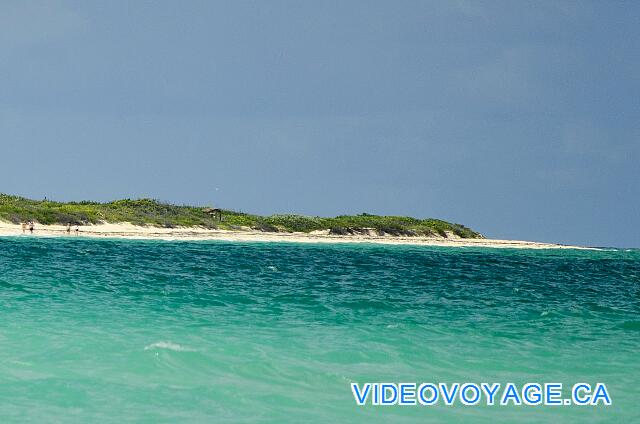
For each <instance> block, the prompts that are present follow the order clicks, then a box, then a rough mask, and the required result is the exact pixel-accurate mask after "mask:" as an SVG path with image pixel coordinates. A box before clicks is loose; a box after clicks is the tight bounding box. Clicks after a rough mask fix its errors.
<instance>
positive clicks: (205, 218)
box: [0, 194, 575, 248]
mask: <svg viewBox="0 0 640 424" xmlns="http://www.w3.org/2000/svg"><path fill="white" fill-rule="evenodd" d="M31 228H32V230H31ZM72 228H73V230H72ZM20 234H29V235H39V236H65V235H76V236H77V235H81V236H92V237H116V238H150V239H154V238H158V239H167V240H181V239H191V240H230V241H291V242H318V243H320V242H330V243H340V242H350V243H367V242H368V243H384V244H413V245H421V244H424V245H441V246H486V247H531V248H563V247H575V246H565V245H559V244H552V243H538V242H528V241H518V240H492V239H487V238H485V237H484V236H483V235H482V234H480V233H479V232H477V231H474V230H472V229H470V228H468V227H466V226H464V225H462V224H457V223H450V222H447V221H444V220H441V219H434V218H426V219H419V218H412V217H407V216H380V215H373V214H368V213H362V214H359V215H340V216H336V217H319V216H305V215H295V214H277V215H270V216H260V215H256V214H250V213H245V212H239V211H234V210H230V209H223V208H214V207H211V206H189V205H175V204H171V203H168V202H161V201H158V200H154V199H122V200H114V201H111V202H94V201H80V202H57V201H52V200H48V199H44V200H34V199H28V198H25V197H21V196H15V195H9V194H0V236H11V235H20Z"/></svg>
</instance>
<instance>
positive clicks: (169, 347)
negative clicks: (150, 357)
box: [144, 342, 195, 352]
mask: <svg viewBox="0 0 640 424" xmlns="http://www.w3.org/2000/svg"><path fill="white" fill-rule="evenodd" d="M151 349H167V350H173V351H175V352H195V349H191V348H189V347H185V346H181V345H179V344H177V343H172V342H155V343H151V344H150V345H149V346H145V347H144V350H151Z"/></svg>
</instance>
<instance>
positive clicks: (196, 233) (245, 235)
mask: <svg viewBox="0 0 640 424" xmlns="http://www.w3.org/2000/svg"><path fill="white" fill-rule="evenodd" d="M74 229H75V227H72V228H71V234H67V232H66V227H65V226H62V225H40V224H36V225H35V229H34V232H33V234H31V233H30V232H29V230H27V231H25V232H23V231H22V227H21V226H20V225H16V224H11V223H6V222H2V221H0V236H24V237H34V236H44V237H60V236H71V237H76V236H77V237H96V238H127V239H161V240H225V241H263V242H279V241H285V242H296V243H380V244H405V245H423V246H459V247H464V246H479V247H509V248H528V249H567V248H569V249H584V248H583V247H578V246H566V245H559V244H552V243H538V242H531V241H519V240H492V239H462V238H459V237H457V236H455V235H454V234H449V235H448V237H447V238H444V237H407V236H390V235H385V236H378V235H347V236H338V235H329V232H328V230H327V231H314V232H313V233H310V234H307V233H263V232H260V231H254V230H251V229H243V230H239V231H226V230H208V229H205V228H158V227H146V226H137V225H132V224H129V223H119V224H106V223H105V224H99V225H84V226H80V227H79V231H78V232H76V231H74Z"/></svg>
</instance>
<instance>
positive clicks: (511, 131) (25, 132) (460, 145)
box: [0, 1, 640, 247]
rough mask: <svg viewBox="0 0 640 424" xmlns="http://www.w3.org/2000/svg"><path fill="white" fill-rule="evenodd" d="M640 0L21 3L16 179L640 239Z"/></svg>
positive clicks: (0, 32) (0, 9)
mask: <svg viewBox="0 0 640 424" xmlns="http://www.w3.org/2000/svg"><path fill="white" fill-rule="evenodd" d="M639 28H640V5H639V4H635V3H627V4H616V3H598V2H583V3H572V2H539V3H513V2H466V1H457V2H421V1H415V2H414V1H401V2H394V3H387V2H349V3H343V2H279V1H278V2H269V3H266V2H265V3H262V2H233V3H224V2H204V1H203V2H199V1H193V2H185V3H180V4H177V3H172V2H162V1H160V2H153V3H149V4H146V3H141V2H140V3H138V2H135V3H129V2H109V3H108V4H101V3H98V2H71V1H60V2H30V3H21V2H5V3H3V4H2V5H0V52H1V53H2V54H1V55H0V72H1V75H2V77H1V78H0V139H1V140H2V141H1V142H0V192H3V193H7V194H16V195H21V196H25V197H30V198H36V199H42V198H44V197H47V198H49V199H51V200H59V201H71V200H74V201H80V200H95V201H107V200H113V199H118V198H138V197H150V198H156V199H160V200H164V201H170V202H173V203H176V204H183V203H184V204H197V205H216V206H221V207H225V208H230V209H235V210H241V211H245V212H252V213H259V214H272V213H299V214H304V215H320V216H335V215H340V214H356V213H363V212H366V213H372V214H379V215H411V216H416V217H420V218H425V217H433V218H440V219H444V220H447V221H452V222H458V223H461V224H464V225H466V226H469V227H471V228H473V229H475V230H477V231H479V232H481V233H483V234H484V235H485V236H487V237H491V238H511V239H525V240H537V241H549V242H560V243H567V244H581V245H592V246H594V245H595V246H619V247H640V188H639V182H640V171H639V170H638V169H639V168H640V167H639V166H638V163H640V126H639V124H638V123H639V122H640V78H639V77H638V75H639V73H638V69H640V52H639V50H638V48H637V45H638V42H639V41H640V29H639Z"/></svg>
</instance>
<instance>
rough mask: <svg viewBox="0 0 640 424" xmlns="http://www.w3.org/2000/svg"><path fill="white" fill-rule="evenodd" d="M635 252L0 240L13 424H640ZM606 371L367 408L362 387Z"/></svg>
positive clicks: (639, 276) (1, 349) (5, 418)
mask: <svg viewBox="0 0 640 424" xmlns="http://www.w3.org/2000/svg"><path fill="white" fill-rule="evenodd" d="M639 359H640V251H637V250H636V251H624V250H610V251H577V250H562V251H559V250H546V251H535V250H507V249H504V250H502V249H482V248H468V249H464V248H437V247H407V246H366V245H304V244H271V243H223V242H163V241H126V240H125V241H116V240H86V239H45V238H29V237H16V238H0V420H1V421H2V422H23V421H32V422H78V423H80V422H122V421H134V422H330V423H342V422H418V421H420V422H445V421H446V422H469V421H473V422H492V423H498V422H515V421H524V422H540V421H548V422H576V421H581V420H588V421H590V422H599V421H601V422H632V421H634V420H635V421H636V422H638V419H639V417H640V406H638V405H640V389H639V387H640V386H639V385H640V365H639V361H638V360H639ZM467 381H472V382H502V383H506V382H514V383H518V384H522V383H525V382H530V381H534V382H556V381H558V382H562V383H564V384H565V385H572V384H573V383H576V382H581V381H586V382H589V383H592V384H593V383H596V382H604V383H606V384H607V388H608V389H609V393H610V395H611V398H612V400H613V405H612V406H609V407H603V406H599V407H578V406H571V407H545V406H541V407H516V406H510V407H495V406H494V407H488V406H480V407H478V406H476V407H464V406H460V405H459V404H456V406H453V407H449V406H443V405H440V406H436V407H424V406H412V407H399V406H390V407H373V406H370V405H369V406H364V407H358V406H356V404H355V401H354V398H353V395H352V393H351V389H350V383H351V382H360V383H363V382H418V383H421V382H448V383H452V382H467Z"/></svg>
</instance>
